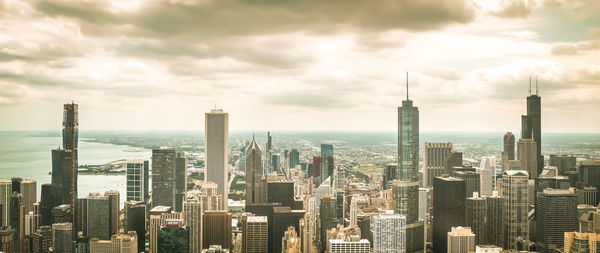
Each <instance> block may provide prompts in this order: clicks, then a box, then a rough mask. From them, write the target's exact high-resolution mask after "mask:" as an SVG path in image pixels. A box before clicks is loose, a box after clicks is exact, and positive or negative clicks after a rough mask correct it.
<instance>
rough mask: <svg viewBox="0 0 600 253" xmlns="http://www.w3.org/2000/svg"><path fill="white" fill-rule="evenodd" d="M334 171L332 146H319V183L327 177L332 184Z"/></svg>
mask: <svg viewBox="0 0 600 253" xmlns="http://www.w3.org/2000/svg"><path fill="white" fill-rule="evenodd" d="M334 169H335V165H334V159H333V145H331V144H321V168H320V170H321V172H320V177H321V180H320V182H323V181H325V179H327V178H328V177H331V178H332V182H333V180H334V179H333V176H334V175H333V170H334Z"/></svg>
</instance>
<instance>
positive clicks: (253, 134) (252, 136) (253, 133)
mask: <svg viewBox="0 0 600 253" xmlns="http://www.w3.org/2000/svg"><path fill="white" fill-rule="evenodd" d="M252 140H254V132H252Z"/></svg>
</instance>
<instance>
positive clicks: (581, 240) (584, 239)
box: [563, 232, 600, 253]
mask: <svg viewBox="0 0 600 253" xmlns="http://www.w3.org/2000/svg"><path fill="white" fill-rule="evenodd" d="M599 244H600V234H597V233H579V232H566V233H565V239H564V251H563V252H564V253H583V252H588V253H597V252H598V245H599Z"/></svg>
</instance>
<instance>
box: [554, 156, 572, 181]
mask: <svg viewBox="0 0 600 253" xmlns="http://www.w3.org/2000/svg"><path fill="white" fill-rule="evenodd" d="M550 166H555V167H557V168H558V174H560V175H561V176H566V175H567V172H569V171H570V170H571V169H575V168H576V166H577V159H576V158H575V157H574V156H571V155H569V156H567V155H550Z"/></svg>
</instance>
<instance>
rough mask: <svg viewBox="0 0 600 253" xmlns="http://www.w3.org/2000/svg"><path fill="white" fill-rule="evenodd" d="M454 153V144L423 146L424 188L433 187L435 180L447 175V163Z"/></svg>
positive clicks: (426, 144) (429, 144) (426, 143)
mask: <svg viewBox="0 0 600 253" xmlns="http://www.w3.org/2000/svg"><path fill="white" fill-rule="evenodd" d="M451 153H452V143H450V142H448V143H429V142H425V143H424V144H423V187H432V184H433V178H436V177H439V176H441V175H442V174H445V173H446V161H447V159H448V156H450V154H451Z"/></svg>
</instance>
